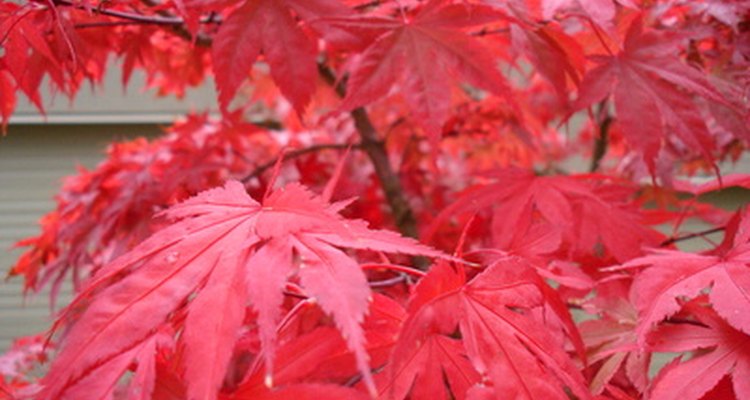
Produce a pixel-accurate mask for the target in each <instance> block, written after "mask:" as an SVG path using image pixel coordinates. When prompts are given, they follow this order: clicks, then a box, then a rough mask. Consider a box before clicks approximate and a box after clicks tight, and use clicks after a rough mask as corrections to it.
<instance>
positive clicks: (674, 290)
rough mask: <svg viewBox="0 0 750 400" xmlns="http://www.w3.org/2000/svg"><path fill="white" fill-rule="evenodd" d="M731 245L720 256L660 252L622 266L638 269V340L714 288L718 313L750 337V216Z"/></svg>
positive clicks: (633, 292) (633, 295)
mask: <svg viewBox="0 0 750 400" xmlns="http://www.w3.org/2000/svg"><path fill="white" fill-rule="evenodd" d="M735 229H736V231H735V232H730V235H729V236H730V238H731V239H732V240H730V243H731V246H727V249H726V251H723V252H722V253H721V254H717V255H708V254H692V253H685V252H682V251H675V250H660V251H655V252H654V253H653V254H652V255H649V256H645V257H641V258H637V259H635V260H632V261H630V262H628V263H627V264H625V265H623V266H621V267H618V268H617V269H623V268H637V267H642V266H648V268H646V269H645V270H643V271H641V272H639V273H638V274H637V275H636V277H635V280H634V282H633V286H632V289H631V292H630V298H631V301H632V302H633V304H635V306H636V308H637V309H638V312H639V317H640V321H639V324H638V327H637V328H636V333H637V335H638V341H639V343H640V344H643V343H645V340H646V336H647V334H648V333H649V332H650V331H651V329H652V328H653V327H654V325H656V324H657V323H659V322H660V321H662V320H663V319H665V318H667V317H669V316H671V315H673V314H674V313H676V312H677V311H679V310H680V303H679V300H680V299H682V298H692V297H696V296H698V295H699V294H700V293H701V292H702V291H704V290H706V289H709V288H710V294H709V299H710V301H711V303H712V304H713V306H714V308H715V309H716V312H717V313H718V314H719V315H721V316H722V317H724V318H726V320H727V321H728V322H729V323H730V324H731V325H732V326H733V327H734V328H735V329H738V330H740V331H742V332H745V333H750V315H749V314H748V313H747V310H748V309H750V291H749V289H748V288H750V217H748V213H747V212H744V213H743V217H742V219H741V220H740V221H739V224H738V226H736V227H735Z"/></svg>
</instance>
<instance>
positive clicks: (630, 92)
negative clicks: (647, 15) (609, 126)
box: [577, 19, 728, 174]
mask: <svg viewBox="0 0 750 400" xmlns="http://www.w3.org/2000/svg"><path fill="white" fill-rule="evenodd" d="M678 49H679V44H678V41H677V40H676V39H675V38H674V37H669V36H666V35H662V34H659V33H658V32H656V31H650V30H647V29H645V28H644V27H643V24H642V21H641V20H640V19H637V20H635V22H633V23H632V25H631V26H630V29H629V30H628V32H627V36H626V37H625V41H624V44H623V49H622V50H621V51H620V52H618V53H617V54H613V55H608V56H597V58H596V60H598V62H599V63H600V65H599V66H597V67H595V68H593V69H592V70H590V71H589V72H588V73H587V74H586V76H584V78H583V81H582V82H581V85H580V87H581V90H580V92H579V97H578V100H577V107H579V108H582V107H589V106H591V105H593V104H594V103H596V102H598V101H600V100H602V99H604V98H605V97H606V96H607V95H609V94H611V95H613V97H614V103H615V111H616V113H617V120H618V121H619V123H620V126H621V127H622V131H623V135H624V136H625V138H626V139H627V141H628V143H629V145H630V147H631V148H633V149H635V150H637V151H638V152H639V153H640V154H641V155H642V156H643V159H644V161H645V162H646V164H647V165H648V167H649V169H650V170H651V173H652V174H653V173H654V172H655V169H656V159H657V158H658V157H659V152H660V151H661V149H662V148H664V147H665V146H667V145H668V143H669V142H670V141H678V142H679V143H681V144H682V145H684V146H687V148H689V149H692V150H693V151H696V152H699V153H700V154H701V155H702V156H703V157H704V158H706V159H707V160H709V161H713V158H714V157H713V151H714V150H715V148H716V143H715V139H714V137H713V136H712V135H711V134H710V132H709V130H708V128H707V126H706V123H705V121H704V120H703V118H702V117H701V112H700V109H699V108H698V107H697V105H696V103H695V102H694V101H693V99H692V96H697V97H702V98H704V99H706V100H708V101H711V102H719V103H722V104H728V102H727V100H726V99H724V97H723V96H722V94H721V93H720V92H719V91H718V90H717V89H716V88H714V86H713V85H711V83H710V82H709V80H708V78H707V77H706V76H705V74H703V73H701V72H700V71H699V70H697V69H695V68H693V67H689V66H687V65H685V64H684V63H683V62H682V61H681V60H680V59H679V57H678V55H677V50H678Z"/></svg>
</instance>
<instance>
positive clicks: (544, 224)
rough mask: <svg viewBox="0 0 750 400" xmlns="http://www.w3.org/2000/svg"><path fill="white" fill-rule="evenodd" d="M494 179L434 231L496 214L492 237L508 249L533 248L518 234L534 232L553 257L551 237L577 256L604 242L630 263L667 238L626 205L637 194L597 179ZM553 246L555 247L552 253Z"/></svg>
mask: <svg viewBox="0 0 750 400" xmlns="http://www.w3.org/2000/svg"><path fill="white" fill-rule="evenodd" d="M491 176H492V177H493V178H494V180H495V182H493V183H490V184H485V185H476V186H473V187H470V188H469V189H467V190H466V191H465V192H464V193H463V194H462V195H461V197H460V198H459V199H458V200H457V201H456V202H455V203H454V204H452V205H450V206H449V207H447V208H446V209H444V210H443V211H442V212H441V213H440V215H438V217H437V218H436V219H435V221H434V222H433V224H432V229H431V231H430V232H431V233H432V232H434V231H435V229H437V228H438V227H439V226H440V224H442V223H444V221H446V220H448V219H449V218H451V217H453V216H456V215H460V214H465V213H475V212H479V211H483V210H492V213H493V222H492V234H493V236H494V238H493V239H494V241H495V245H496V246H497V247H499V248H501V249H505V250H515V249H518V248H520V247H522V246H528V245H529V243H528V241H526V242H525V243H517V238H518V233H519V232H534V233H535V235H534V236H536V237H537V238H539V239H540V240H541V239H542V238H547V241H548V242H549V243H548V245H545V246H541V247H539V249H540V250H543V251H546V252H548V253H549V252H551V251H554V250H555V248H556V247H554V246H555V245H556V246H559V245H560V241H559V240H558V241H557V242H556V244H553V243H554V240H552V239H550V238H554V237H555V236H557V237H561V238H562V244H564V245H565V246H566V247H569V248H570V250H572V251H573V254H574V255H575V253H580V254H592V253H594V252H595V248H596V247H597V245H598V244H602V245H603V246H604V249H606V250H607V252H608V253H609V254H611V255H612V256H613V257H614V258H615V259H617V260H621V261H625V260H629V259H631V258H633V257H636V256H638V255H641V254H642V251H641V249H642V247H644V246H652V245H656V244H658V243H660V241H661V239H662V235H660V234H659V233H657V232H656V231H654V230H651V229H648V228H646V227H644V226H643V224H642V222H641V220H642V219H643V218H642V216H639V215H638V214H636V213H634V212H633V211H631V210H629V209H628V208H626V207H624V205H625V204H626V201H628V199H629V198H631V197H632V196H633V189H632V187H631V188H629V187H628V186H627V185H625V186H621V185H618V184H617V183H616V182H612V181H609V180H608V179H604V178H603V177H601V176H597V175H579V176H536V175H535V174H534V173H533V172H531V171H525V170H520V169H505V170H500V171H498V172H495V173H493V174H492V175H491ZM531 228H535V229H534V230H532V229H531ZM429 236H431V234H430V235H428V237H429ZM527 239H528V237H527ZM549 244H552V246H553V247H554V248H552V249H551V250H550V246H549ZM527 251H528V249H527Z"/></svg>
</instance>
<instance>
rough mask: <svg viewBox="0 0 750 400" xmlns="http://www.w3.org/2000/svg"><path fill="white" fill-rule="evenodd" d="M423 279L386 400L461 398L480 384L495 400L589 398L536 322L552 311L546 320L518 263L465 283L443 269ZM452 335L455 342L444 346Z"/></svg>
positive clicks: (501, 264) (534, 283) (537, 282)
mask: <svg viewBox="0 0 750 400" xmlns="http://www.w3.org/2000/svg"><path fill="white" fill-rule="evenodd" d="M424 279H425V283H424V284H421V283H420V289H419V291H417V292H416V293H415V297H414V298H413V301H412V304H411V305H410V307H409V312H410V316H409V319H408V320H407V321H406V322H405V323H404V328H403V331H402V333H401V337H400V338H399V343H398V344H397V345H396V348H395V349H394V355H393V357H392V360H391V363H392V365H389V366H388V369H387V370H386V371H385V373H387V374H388V375H387V376H386V377H385V378H386V379H388V380H387V381H386V382H384V384H383V385H381V392H382V393H383V394H384V395H385V396H386V397H387V398H395V399H402V398H404V397H405V396H407V395H409V394H410V395H411V396H415V397H416V398H429V397H434V398H445V399H447V398H452V397H455V398H464V397H465V396H466V395H467V389H469V388H470V387H472V385H474V384H476V383H477V379H478V377H479V376H482V378H483V379H482V380H483V381H486V382H491V387H492V389H491V392H492V393H493V395H494V396H497V397H503V398H504V397H506V396H510V397H513V398H517V399H535V398H545V399H547V398H548V399H566V398H568V397H567V395H566V390H570V391H571V392H572V393H574V394H575V395H576V396H578V398H581V399H586V398H589V397H590V396H589V392H588V389H587V388H586V386H585V384H584V380H583V376H582V375H581V373H580V371H579V370H578V368H577V367H576V366H575V365H574V363H573V361H572V360H571V358H570V357H569V356H568V354H567V353H566V352H565V351H563V350H562V348H563V346H562V343H560V341H559V337H557V336H555V335H553V334H551V331H550V328H549V327H548V326H545V323H543V322H542V321H541V320H540V319H537V318H536V317H535V315H536V311H535V310H537V311H538V310H539V308H542V309H545V311H543V312H542V314H545V315H547V318H550V319H554V318H553V317H552V316H553V315H555V314H556V312H557V310H555V311H552V312H549V311H550V310H552V309H554V308H553V307H552V306H551V305H550V304H549V303H548V301H551V300H550V299H548V296H549V295H550V293H548V292H547V291H546V290H545V289H544V286H545V285H546V284H545V283H544V282H543V281H542V280H541V279H540V278H539V277H538V276H537V275H536V273H535V272H534V270H533V269H532V268H531V267H529V266H528V265H527V264H525V263H524V262H521V260H520V259H518V258H509V259H504V260H501V261H498V262H495V263H494V264H493V265H492V266H490V267H489V268H487V270H486V271H484V272H482V273H481V274H480V275H478V276H477V277H475V278H474V279H473V280H472V281H470V282H469V283H464V282H465V277H464V276H463V274H462V273H461V272H460V271H456V270H454V269H453V268H452V267H450V266H447V265H441V264H438V265H437V266H435V267H433V268H432V269H431V270H430V272H429V273H428V275H427V276H426V277H425V278H424ZM565 312H566V313H567V311H565ZM559 317H560V318H564V317H563V316H559ZM456 328H458V329H459V331H460V338H461V339H460V340H457V339H451V338H449V336H455V335H456ZM571 334H572V335H576V334H577V333H571ZM574 340H575V339H574ZM467 359H468V361H470V364H469V363H467V362H466V361H467ZM444 382H447V383H448V387H446V386H444Z"/></svg>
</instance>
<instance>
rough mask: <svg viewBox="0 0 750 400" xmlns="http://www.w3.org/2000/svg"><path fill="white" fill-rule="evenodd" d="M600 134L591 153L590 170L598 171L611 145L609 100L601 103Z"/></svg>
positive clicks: (599, 112)
mask: <svg viewBox="0 0 750 400" xmlns="http://www.w3.org/2000/svg"><path fill="white" fill-rule="evenodd" d="M597 119H598V120H599V121H598V122H599V135H598V136H597V137H596V139H595V140H594V151H593V152H592V154H591V166H590V167H589V172H596V171H597V170H598V169H599V166H600V165H601V162H602V160H603V159H604V156H605V155H606V154H607V148H608V147H609V128H610V127H611V126H612V122H614V120H613V119H612V116H611V115H609V109H608V106H607V100H602V102H601V103H599V111H598V118H597Z"/></svg>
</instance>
